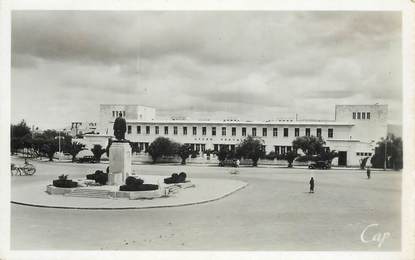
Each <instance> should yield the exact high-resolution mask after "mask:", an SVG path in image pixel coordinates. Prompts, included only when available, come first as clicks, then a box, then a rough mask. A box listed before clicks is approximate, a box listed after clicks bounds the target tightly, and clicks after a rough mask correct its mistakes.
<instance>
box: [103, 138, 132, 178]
mask: <svg viewBox="0 0 415 260" xmlns="http://www.w3.org/2000/svg"><path fill="white" fill-rule="evenodd" d="M109 155H110V158H109V161H110V164H109V174H108V185H124V184H125V179H126V178H127V177H128V176H130V175H131V146H130V144H129V143H122V142H113V143H112V144H111V147H110V151H109Z"/></svg>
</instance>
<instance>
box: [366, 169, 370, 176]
mask: <svg viewBox="0 0 415 260" xmlns="http://www.w3.org/2000/svg"><path fill="white" fill-rule="evenodd" d="M366 175H367V178H368V179H370V167H367V169H366Z"/></svg>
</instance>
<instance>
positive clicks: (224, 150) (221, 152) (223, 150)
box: [217, 147, 228, 163]
mask: <svg viewBox="0 0 415 260" xmlns="http://www.w3.org/2000/svg"><path fill="white" fill-rule="evenodd" d="M217 155H218V160H219V163H222V162H223V161H224V160H225V159H226V157H227V156H228V149H227V148H225V147H221V148H220V149H219V151H218V152H217Z"/></svg>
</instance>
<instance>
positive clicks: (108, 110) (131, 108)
mask: <svg viewBox="0 0 415 260" xmlns="http://www.w3.org/2000/svg"><path fill="white" fill-rule="evenodd" d="M113 111H121V112H123V113H124V114H125V119H126V120H127V121H128V120H134V121H137V120H145V121H151V120H154V119H155V116H156V110H155V109H154V108H151V107H144V106H138V105H116V104H101V105H100V111H99V124H98V129H99V133H100V134H104V135H113V134H114V130H113V124H114V120H115V118H116V117H117V115H116V114H114V113H113Z"/></svg>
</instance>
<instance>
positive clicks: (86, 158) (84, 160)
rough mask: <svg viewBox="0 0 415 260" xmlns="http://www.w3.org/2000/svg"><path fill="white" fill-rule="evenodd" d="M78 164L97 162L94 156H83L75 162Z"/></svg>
mask: <svg viewBox="0 0 415 260" xmlns="http://www.w3.org/2000/svg"><path fill="white" fill-rule="evenodd" d="M77 162H78V163H96V162H97V161H96V160H95V158H94V156H89V155H87V156H84V157H81V158H79V159H78V160H77Z"/></svg>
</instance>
